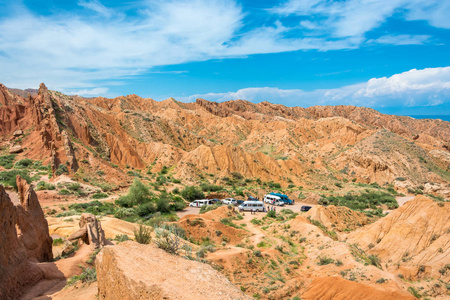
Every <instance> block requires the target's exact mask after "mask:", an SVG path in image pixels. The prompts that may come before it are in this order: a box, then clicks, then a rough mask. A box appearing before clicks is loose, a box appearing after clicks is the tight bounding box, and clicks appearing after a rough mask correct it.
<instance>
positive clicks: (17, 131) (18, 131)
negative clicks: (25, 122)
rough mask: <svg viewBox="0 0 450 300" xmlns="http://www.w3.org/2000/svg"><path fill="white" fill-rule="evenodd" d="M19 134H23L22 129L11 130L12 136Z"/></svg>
mask: <svg viewBox="0 0 450 300" xmlns="http://www.w3.org/2000/svg"><path fill="white" fill-rule="evenodd" d="M21 135H23V131H22V130H20V129H18V130H16V131H14V132H13V136H15V137H18V136H21Z"/></svg>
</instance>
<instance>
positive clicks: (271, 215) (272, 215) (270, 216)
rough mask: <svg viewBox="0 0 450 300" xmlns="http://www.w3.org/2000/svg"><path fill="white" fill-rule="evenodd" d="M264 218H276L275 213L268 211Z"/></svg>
mask: <svg viewBox="0 0 450 300" xmlns="http://www.w3.org/2000/svg"><path fill="white" fill-rule="evenodd" d="M266 216H267V217H269V218H276V217H277V213H276V212H275V211H274V210H269V211H268V212H267V215H266Z"/></svg>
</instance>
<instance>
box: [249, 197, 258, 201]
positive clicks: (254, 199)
mask: <svg viewBox="0 0 450 300" xmlns="http://www.w3.org/2000/svg"><path fill="white" fill-rule="evenodd" d="M247 201H259V200H258V198H255V197H253V196H248V199H247Z"/></svg>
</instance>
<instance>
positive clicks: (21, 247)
mask: <svg viewBox="0 0 450 300" xmlns="http://www.w3.org/2000/svg"><path fill="white" fill-rule="evenodd" d="M17 186H18V190H19V194H20V203H19V204H17V205H14V204H13V203H12V201H11V199H10V198H9V195H8V194H7V193H6V191H5V189H4V188H3V186H1V185H0V224H1V227H0V228H1V231H0V299H16V298H18V297H19V296H20V294H21V293H22V291H23V288H24V287H25V286H28V285H32V284H36V283H37V282H38V281H39V280H41V278H43V276H44V275H43V273H42V271H41V270H40V268H39V267H38V266H37V264H35V263H34V262H44V261H51V260H52V259H53V254H52V239H51V237H50V236H49V232H48V225H47V221H46V220H45V217H44V213H43V212H42V208H41V206H40V204H39V201H38V199H37V196H36V193H35V192H34V190H33V188H32V187H31V186H30V185H28V184H27V183H26V182H25V181H24V180H23V179H22V178H20V176H17Z"/></svg>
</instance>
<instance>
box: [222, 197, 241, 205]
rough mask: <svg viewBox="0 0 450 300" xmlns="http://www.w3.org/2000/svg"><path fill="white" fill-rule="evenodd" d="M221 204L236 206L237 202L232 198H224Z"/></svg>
mask: <svg viewBox="0 0 450 300" xmlns="http://www.w3.org/2000/svg"><path fill="white" fill-rule="evenodd" d="M222 203H223V204H231V205H236V204H237V201H236V199H234V198H226V199H223V200H222Z"/></svg>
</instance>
